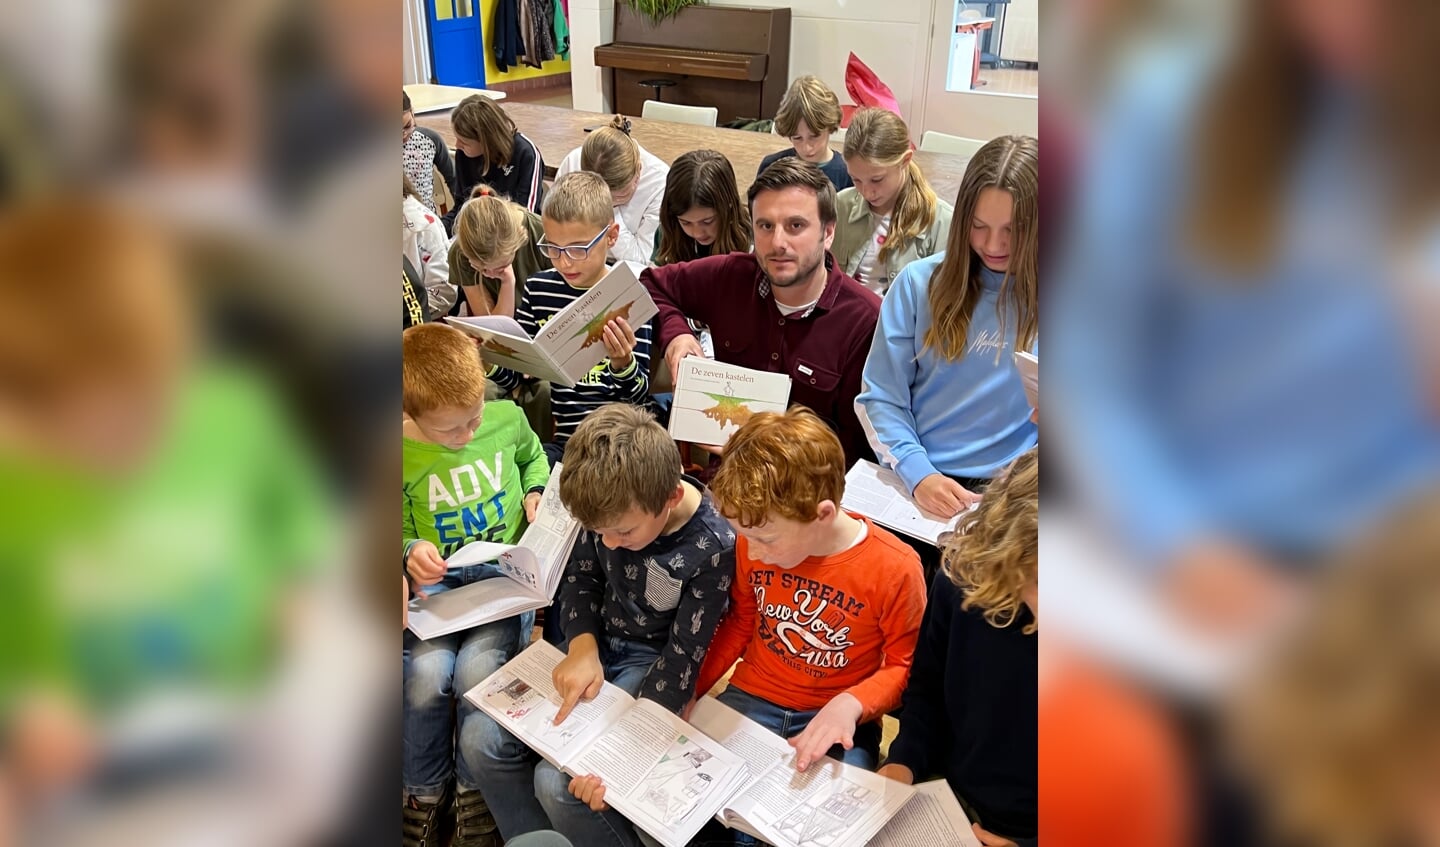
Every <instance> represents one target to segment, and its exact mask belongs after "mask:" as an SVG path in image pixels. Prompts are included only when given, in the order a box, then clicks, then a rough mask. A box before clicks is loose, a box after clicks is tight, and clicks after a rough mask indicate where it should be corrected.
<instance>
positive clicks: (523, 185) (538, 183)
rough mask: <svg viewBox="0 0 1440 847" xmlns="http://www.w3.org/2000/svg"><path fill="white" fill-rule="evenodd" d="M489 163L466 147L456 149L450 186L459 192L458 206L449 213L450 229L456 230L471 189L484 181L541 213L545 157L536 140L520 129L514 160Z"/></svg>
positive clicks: (507, 196) (447, 228)
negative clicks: (476, 156) (494, 164)
mask: <svg viewBox="0 0 1440 847" xmlns="http://www.w3.org/2000/svg"><path fill="white" fill-rule="evenodd" d="M485 165H486V160H485V159H472V158H470V157H469V156H466V155H465V152H464V151H463V150H456V151H455V184H454V185H452V186H451V187H450V193H452V194H454V195H455V208H453V209H451V210H450V211H449V213H447V214H446V215H445V231H446V232H450V233H453V232H454V231H455V216H456V215H457V214H459V212H460V207H461V206H464V205H465V201H466V200H469V199H470V192H471V191H472V190H474V188H475V186H477V185H479V184H480V183H482V182H483V183H485V184H486V185H488V186H490V187H491V188H493V189H495V193H496V194H499V195H500V196H501V197H505V198H508V199H510V200H513V201H515V202H516V203H519V204H520V205H521V206H524V207H525V208H527V209H529V210H530V211H532V212H534V213H535V214H537V215H538V214H540V201H541V200H542V199H543V198H544V196H545V160H544V159H543V158H541V156H540V148H538V147H536V146H535V144H534V142H532V141H531V140H530V139H528V138H526V137H525V136H524V135H523V134H522V133H520V132H518V131H517V132H516V133H515V146H514V148H513V149H512V150H511V152H510V163H509V164H507V165H503V166H502V165H496V166H493V167H490V168H488V169H486V168H485Z"/></svg>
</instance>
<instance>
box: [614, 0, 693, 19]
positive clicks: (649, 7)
mask: <svg viewBox="0 0 1440 847" xmlns="http://www.w3.org/2000/svg"><path fill="white" fill-rule="evenodd" d="M622 2H624V3H625V4H626V5H628V6H630V7H631V8H632V9H634V10H635V11H637V12H639V13H640V14H641V15H643V16H645V17H646V18H648V19H649V20H650V22H651V23H655V24H658V23H661V22H662V21H664V20H666V19H668V18H673V17H675V16H676V15H678V14H680V10H681V9H684V8H685V7H687V6H703V5H704V4H705V0H622Z"/></svg>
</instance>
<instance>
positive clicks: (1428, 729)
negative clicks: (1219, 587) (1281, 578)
mask: <svg viewBox="0 0 1440 847" xmlns="http://www.w3.org/2000/svg"><path fill="white" fill-rule="evenodd" d="M1437 509H1440V491H1434V490H1432V491H1430V492H1429V493H1428V494H1425V495H1422V496H1420V497H1419V498H1418V499H1416V500H1414V501H1413V502H1410V503H1407V504H1404V505H1403V506H1402V507H1400V508H1399V509H1397V510H1396V511H1395V513H1394V514H1392V515H1390V516H1387V517H1386V518H1385V519H1383V520H1382V521H1381V522H1380V523H1379V524H1378V525H1376V526H1374V527H1373V528H1372V529H1371V530H1370V531H1367V532H1365V533H1362V534H1361V536H1360V537H1358V538H1356V539H1354V540H1353V542H1352V543H1350V544H1348V545H1346V548H1345V549H1344V550H1342V551H1341V552H1340V553H1339V554H1338V555H1337V556H1335V558H1334V560H1333V561H1327V562H1326V563H1325V564H1326V565H1327V567H1324V568H1322V569H1320V570H1323V574H1324V575H1323V576H1322V577H1321V578H1320V579H1319V580H1318V585H1316V586H1315V590H1314V593H1313V596H1312V600H1311V606H1310V608H1309V610H1308V612H1307V615H1306V617H1305V618H1304V619H1303V620H1302V621H1300V622H1299V623H1298V624H1297V626H1296V627H1295V628H1294V629H1293V630H1292V631H1291V632H1290V633H1289V634H1288V635H1287V636H1286V637H1285V638H1284V639H1283V640H1282V641H1281V643H1279V644H1278V645H1276V646H1275V648H1274V649H1273V650H1272V651H1271V653H1270V654H1269V656H1268V658H1267V660H1266V661H1265V662H1264V663H1263V664H1262V665H1260V666H1257V667H1256V668H1255V669H1254V671H1255V672H1254V673H1252V674H1251V675H1250V679H1249V680H1248V681H1247V682H1246V683H1245V684H1244V685H1242V686H1241V687H1240V690H1239V692H1238V693H1237V694H1236V695H1235V696H1234V697H1233V698H1232V699H1231V701H1230V703H1229V704H1228V706H1229V708H1228V710H1227V713H1226V717H1227V718H1228V721H1227V724H1228V728H1229V729H1230V737H1229V739H1228V741H1229V742H1230V743H1231V744H1232V745H1233V750H1234V752H1235V753H1237V758H1238V762H1237V763H1238V764H1239V765H1241V766H1242V767H1243V768H1244V769H1245V772H1244V774H1243V775H1244V776H1246V777H1248V778H1249V779H1248V782H1249V783H1251V784H1253V785H1254V787H1255V789H1256V790H1257V792H1258V793H1259V796H1260V798H1261V799H1262V800H1264V801H1266V802H1265V803H1264V810H1265V811H1266V812H1267V813H1268V816H1269V817H1270V818H1271V821H1270V823H1271V824H1272V826H1273V827H1274V828H1275V829H1276V830H1277V832H1276V833H1274V834H1276V835H1278V836H1281V837H1286V838H1291V839H1294V840H1293V842H1292V841H1285V842H1282V843H1295V844H1302V843H1303V844H1331V845H1352V844H1354V845H1361V844H1365V845H1369V844H1411V843H1420V842H1418V841H1412V840H1407V839H1406V836H1407V835H1410V836H1412V837H1413V832H1411V833H1407V832H1405V831H1404V830H1405V829H1406V826H1407V823H1408V822H1407V821H1406V820H1405V818H1406V816H1407V813H1408V812H1412V811H1413V810H1412V809H1407V808H1406V801H1407V799H1408V800H1410V801H1412V802H1413V801H1414V800H1415V799H1416V796H1417V793H1418V792H1413V793H1412V790H1413V789H1414V788H1417V787H1418V785H1417V784H1416V783H1417V782H1418V780H1419V779H1420V778H1423V777H1422V776H1421V775H1422V774H1424V773H1427V772H1428V773H1433V772H1434V771H1433V762H1434V756H1435V752H1436V750H1440V725H1437V723H1436V721H1435V714H1436V712H1435V702H1436V701H1435V697H1436V693H1437V692H1440V637H1437V629H1436V616H1435V609H1436V607H1437V605H1440V568H1436V567H1435V563H1436V562H1437V561H1440V523H1437V522H1436V521H1435V513H1436V510H1437ZM1431 802H1432V803H1433V797H1432V798H1431Z"/></svg>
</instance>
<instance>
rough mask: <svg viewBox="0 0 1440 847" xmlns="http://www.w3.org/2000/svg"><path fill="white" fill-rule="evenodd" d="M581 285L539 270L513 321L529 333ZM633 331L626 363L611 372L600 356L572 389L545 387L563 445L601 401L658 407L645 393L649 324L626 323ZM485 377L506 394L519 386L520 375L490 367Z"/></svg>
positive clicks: (528, 283)
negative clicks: (632, 340)
mask: <svg viewBox="0 0 1440 847" xmlns="http://www.w3.org/2000/svg"><path fill="white" fill-rule="evenodd" d="M584 293H585V289H582V288H575V287H574V286H572V285H570V284H569V283H568V282H566V281H565V278H564V277H562V276H560V273H559V271H555V270H548V271H541V272H540V273H538V274H536V275H535V276H532V277H530V278H529V279H528V280H526V282H525V293H524V295H523V296H522V297H521V298H520V302H519V303H518V304H517V305H516V306H515V321H516V323H518V324H520V326H521V327H522V328H524V330H525V331H526V332H528V333H529V334H530V335H531V336H532V337H533V336H534V335H535V334H536V333H538V332H539V331H540V327H542V326H544V325H545V323H546V322H547V321H549V320H550V319H551V318H552V317H554V316H555V314H556V313H558V312H559V311H560V310H562V309H564V308H565V307H566V306H568V305H570V304H571V303H572V302H574V301H575V299H576V298H578V297H579V296H580V295H582V294H584ZM631 328H632V329H633V330H635V351H634V354H633V358H632V360H631V362H630V366H629V367H628V368H626V369H625V370H624V371H621V372H619V373H616V372H615V371H612V370H611V369H610V360H609V359H604V360H602V361H601V362H600V363H599V364H598V365H596V366H595V367H593V368H591V369H590V373H588V374H586V375H585V378H584V379H582V380H581V381H580V382H578V383H576V384H575V386H574V387H573V388H567V387H565V386H563V385H554V384H552V385H551V386H550V407H551V409H552V411H553V412H554V414H555V442H556V443H557V444H564V443H565V442H566V441H568V440H569V439H570V436H571V435H573V434H574V433H575V428H576V427H578V426H580V422H581V421H583V420H584V419H585V416H586V415H588V414H590V413H591V412H593V411H594V410H596V409H598V408H600V407H601V406H603V405H605V404H606V403H629V404H631V405H634V406H640V407H642V408H645V409H649V410H651V411H652V412H654V411H657V407H656V405H655V401H654V400H653V399H652V398H651V397H650V339H651V337H652V333H653V324H652V323H649V322H647V323H645V324H644V325H643V326H637V327H631ZM488 376H489V377H490V378H491V379H493V380H494V381H495V382H496V383H497V384H498V385H499V386H500V387H501V388H502V389H504V390H505V391H507V392H509V391H512V390H514V389H515V388H517V387H519V385H520V379H521V377H520V374H518V373H516V372H515V371H512V370H507V369H505V368H500V367H493V368H491V369H490V371H489V373H488Z"/></svg>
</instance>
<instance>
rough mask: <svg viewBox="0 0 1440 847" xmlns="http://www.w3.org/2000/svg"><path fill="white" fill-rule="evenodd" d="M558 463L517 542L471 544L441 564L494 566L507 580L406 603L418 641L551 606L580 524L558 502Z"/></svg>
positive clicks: (410, 624)
mask: <svg viewBox="0 0 1440 847" xmlns="http://www.w3.org/2000/svg"><path fill="white" fill-rule="evenodd" d="M560 468H561V465H560V464H558V463H557V464H556V465H555V467H554V468H553V469H551V471H550V482H549V483H548V484H547V485H546V486H545V493H544V494H542V495H541V496H540V508H539V509H537V510H536V512H535V522H534V523H532V524H530V526H528V527H526V528H525V534H524V535H522V536H520V543H519V544H496V543H494V542H492V541H472V542H471V543H469V544H466V545H465V546H464V547H461V548H460V549H459V550H456V551H455V552H454V553H452V554H451V555H450V557H449V558H448V559H446V560H445V564H446V565H447V566H448V567H450V568H458V567H462V566H465V565H479V564H483V563H485V562H495V563H496V564H497V566H498V567H499V569H500V572H501V573H503V574H504V575H505V576H506V577H508V578H507V579H499V578H497V579H486V580H481V581H480V582H472V583H470V584H469V585H466V586H462V587H460V588H453V589H450V590H449V591H441V592H440V593H438V594H434V595H431V596H429V597H426V598H424V599H416V600H412V601H411V602H410V614H409V627H410V631H411V632H413V633H415V634H416V635H418V636H419V637H421V638H434V637H436V636H437V635H446V634H448V633H451V632H459V631H460V630H462V629H469V628H470V627H472V626H479V625H480V624H482V623H489V622H491V621H498V620H502V619H504V618H508V617H510V616H511V615H518V614H520V613H521V612H528V611H530V610H531V609H538V608H540V607H541V606H548V605H550V601H551V600H552V599H553V598H554V597H555V589H557V588H559V587H560V577H561V575H562V574H564V573H565V562H566V560H568V559H569V558H570V548H571V547H572V546H574V544H575V536H576V535H577V534H578V533H579V531H580V523H579V521H576V520H575V519H574V518H572V517H571V516H570V513H569V512H567V511H566V510H565V506H564V504H562V503H561V502H560V484H559V482H558V480H559V479H560Z"/></svg>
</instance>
